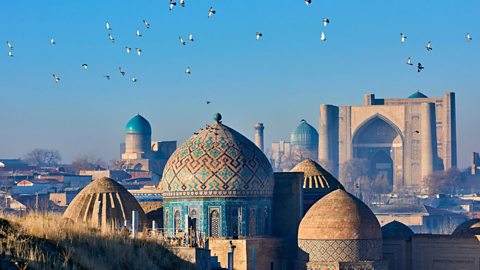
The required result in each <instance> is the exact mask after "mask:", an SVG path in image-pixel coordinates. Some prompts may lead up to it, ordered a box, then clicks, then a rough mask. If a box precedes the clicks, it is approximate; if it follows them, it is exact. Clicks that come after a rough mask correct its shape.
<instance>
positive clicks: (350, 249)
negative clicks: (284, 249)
mask: <svg viewBox="0 0 480 270" xmlns="http://www.w3.org/2000/svg"><path fill="white" fill-rule="evenodd" d="M298 246H299V247H300V249H301V250H302V251H303V252H305V253H307V254H308V257H309V258H308V261H310V262H361V261H380V260H382V240H380V239H377V240H302V239H299V240H298Z"/></svg>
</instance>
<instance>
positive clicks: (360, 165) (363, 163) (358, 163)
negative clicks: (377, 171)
mask: <svg viewBox="0 0 480 270" xmlns="http://www.w3.org/2000/svg"><path fill="white" fill-rule="evenodd" d="M339 176H340V181H341V182H342V183H344V185H345V188H347V189H349V190H354V188H358V187H357V186H358V185H359V184H358V182H359V179H360V178H362V177H363V178H365V177H368V160H366V159H360V158H353V159H350V160H347V161H345V162H344V163H342V164H341V165H340V173H339Z"/></svg>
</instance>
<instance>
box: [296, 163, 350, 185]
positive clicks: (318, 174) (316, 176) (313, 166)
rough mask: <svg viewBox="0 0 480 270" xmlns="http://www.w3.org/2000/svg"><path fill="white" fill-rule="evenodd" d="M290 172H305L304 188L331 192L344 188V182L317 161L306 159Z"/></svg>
mask: <svg viewBox="0 0 480 270" xmlns="http://www.w3.org/2000/svg"><path fill="white" fill-rule="evenodd" d="M290 172H303V175H304V178H303V188H304V189H306V190H309V189H312V190H325V191H327V192H330V191H332V190H336V189H344V188H343V186H342V184H340V182H338V180H337V179H336V178H335V177H333V175H331V174H330V173H329V172H328V171H327V170H325V169H324V168H323V167H322V166H320V164H318V163H317V162H315V161H313V160H311V159H306V160H304V161H302V162H300V163H298V164H297V165H296V166H295V167H293V169H291V170H290Z"/></svg>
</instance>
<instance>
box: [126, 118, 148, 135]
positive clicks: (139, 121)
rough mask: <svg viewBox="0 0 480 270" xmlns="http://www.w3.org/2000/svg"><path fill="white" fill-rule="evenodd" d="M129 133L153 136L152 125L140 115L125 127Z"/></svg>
mask: <svg viewBox="0 0 480 270" xmlns="http://www.w3.org/2000/svg"><path fill="white" fill-rule="evenodd" d="M125 131H126V132H127V133H143V134H152V127H151V126H150V123H149V122H148V121H147V119H145V118H144V117H143V116H141V115H140V114H137V115H135V116H134V117H133V118H132V119H130V121H128V122H127V125H126V126H125Z"/></svg>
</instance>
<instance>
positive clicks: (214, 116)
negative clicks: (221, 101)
mask: <svg viewBox="0 0 480 270" xmlns="http://www.w3.org/2000/svg"><path fill="white" fill-rule="evenodd" d="M213 120H215V122H217V123H219V124H220V123H222V115H221V114H220V113H216V114H214V115H213Z"/></svg>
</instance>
